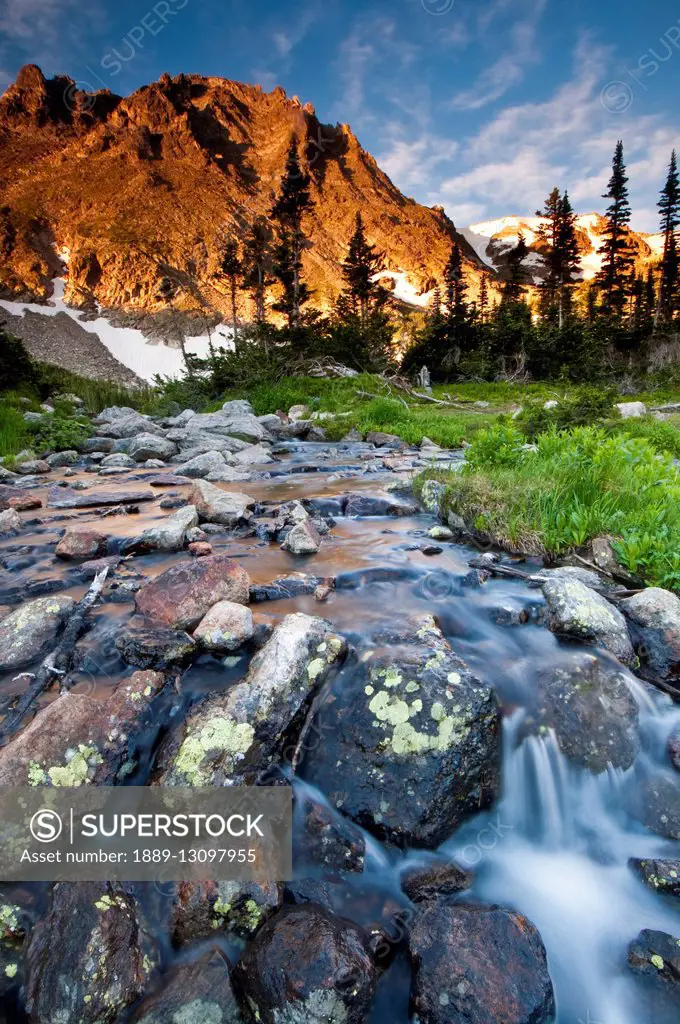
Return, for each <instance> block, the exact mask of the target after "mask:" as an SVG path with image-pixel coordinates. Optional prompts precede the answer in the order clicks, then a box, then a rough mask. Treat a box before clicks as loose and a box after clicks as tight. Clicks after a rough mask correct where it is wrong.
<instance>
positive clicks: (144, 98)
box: [0, 65, 482, 333]
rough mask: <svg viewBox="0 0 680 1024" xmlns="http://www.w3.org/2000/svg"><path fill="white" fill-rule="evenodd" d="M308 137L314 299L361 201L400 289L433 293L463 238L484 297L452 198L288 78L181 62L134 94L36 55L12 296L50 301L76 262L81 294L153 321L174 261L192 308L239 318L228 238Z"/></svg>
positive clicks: (0, 165) (8, 211) (419, 302)
mask: <svg viewBox="0 0 680 1024" xmlns="http://www.w3.org/2000/svg"><path fill="white" fill-rule="evenodd" d="M294 137H295V138H297V139H298V142H299V144H300V150H301V153H302V162H303V166H304V167H305V169H306V170H308V172H309V174H310V175H311V179H312V185H311V194H312V197H313V199H314V204H315V205H314V209H313V211H312V213H311V214H310V215H309V218H308V220H307V222H306V225H305V227H306V231H307V233H308V235H309V238H310V244H309V248H308V250H307V252H306V255H305V260H304V263H305V267H304V270H305V275H306V278H307V280H308V282H309V284H310V285H311V287H312V289H313V290H314V297H313V304H314V305H316V306H317V307H321V308H328V307H329V306H330V305H331V304H332V302H333V300H334V298H335V296H336V295H337V294H338V292H339V290H340V288H341V283H342V279H341V270H340V264H341V261H342V260H343V258H344V256H345V254H346V252H347V243H348V240H349V238H350V235H351V233H352V230H353V225H354V218H355V215H356V212H357V211H358V210H360V211H361V213H362V216H363V218H364V222H365V225H366V230H367V235H368V238H369V240H370V241H371V242H372V243H374V244H375V245H377V247H378V249H379V250H380V251H381V252H383V253H384V260H385V272H384V274H383V283H385V284H386V285H387V286H388V287H389V288H390V289H391V290H392V292H393V294H394V297H395V299H397V300H401V301H403V302H406V303H407V304H409V305H412V306H424V305H426V302H427V293H428V292H429V291H430V290H431V289H432V287H433V285H434V282H435V280H436V279H438V278H441V274H442V270H443V268H444V265H445V263H446V260H447V257H448V254H449V251H450V247H451V244H452V241H453V240H454V239H456V238H457V239H458V240H459V242H460V243H461V246H462V249H463V252H464V259H465V263H466V266H467V271H468V275H469V277H470V279H471V281H472V294H473V296H474V293H475V291H476V287H475V282H478V281H479V278H480V274H481V271H482V263H481V261H480V260H479V259H478V257H477V255H476V253H475V251H474V249H473V248H472V247H470V246H469V245H468V243H467V242H466V241H465V239H464V238H463V237H462V236H461V235H459V234H458V233H457V231H456V229H455V227H454V225H453V223H452V222H451V221H450V220H449V218H448V217H447V216H446V214H445V213H444V211H443V210H441V209H430V208H428V207H425V206H420V205H419V204H418V203H416V202H415V201H414V200H413V199H410V198H407V197H405V196H403V195H402V194H401V192H399V190H398V189H397V188H396V187H395V186H394V185H393V184H392V182H391V181H390V179H389V178H388V177H387V175H386V174H384V173H383V171H381V170H380V168H379V167H378V165H377V163H376V161H375V160H374V159H373V157H372V156H371V155H370V154H369V153H367V152H366V151H365V150H364V149H362V147H361V145H360V144H359V142H358V140H357V139H356V137H355V136H354V135H353V133H352V131H351V129H350V128H349V127H348V126H347V125H345V124H337V125H326V124H322V123H321V122H320V121H319V120H318V118H317V117H316V114H315V112H314V108H313V107H312V106H311V105H309V104H305V105H303V104H302V103H301V102H300V101H299V100H298V99H297V97H293V98H292V99H290V98H288V97H287V95H286V93H285V92H284V90H283V89H282V88H280V87H277V88H275V89H274V90H273V91H272V92H269V93H268V92H265V91H263V90H262V89H261V88H260V87H259V86H256V85H255V86H253V85H244V84H241V83H239V82H232V81H227V80H225V79H221V78H203V77H201V76H199V75H179V76H177V77H176V78H171V77H170V76H169V75H167V74H165V75H162V76H161V78H160V79H159V81H157V82H154V83H153V84H151V85H148V86H144V87H143V88H141V89H139V90H137V92H135V93H133V94H132V95H131V96H129V97H127V98H122V97H120V96H115V95H113V94H112V93H110V92H109V91H108V90H102V91H100V92H97V93H85V92H81V91H79V90H78V89H77V88H76V86H75V83H74V82H73V81H72V80H71V79H70V78H67V77H56V78H53V79H51V80H49V81H48V80H46V79H45V77H44V75H43V74H42V72H41V71H40V69H39V68H38V67H36V66H34V65H28V66H27V67H25V68H23V69H22V70H21V72H20V73H19V76H18V78H17V80H16V82H15V83H14V84H13V85H11V86H10V87H9V88H8V89H7V90H6V92H5V93H4V95H3V96H2V98H0V256H1V258H2V259H1V264H0V298H2V299H4V300H8V299H14V300H17V299H20V300H22V301H36V300H38V301H44V300H45V299H47V298H48V297H49V295H50V294H51V292H52V280H53V278H55V277H57V276H62V275H64V273H65V270H64V263H67V265H68V271H67V279H66V283H65V296H64V297H65V300H66V302H67V303H69V304H70V305H72V306H77V307H79V308H83V309H85V310H91V311H92V312H94V310H95V308H96V304H97V305H98V306H99V307H100V308H103V309H104V310H106V311H111V310H115V311H117V312H118V313H119V314H121V313H123V314H127V315H128V320H123V322H125V323H132V324H135V325H139V324H141V325H142V326H143V329H144V330H145V332H146V333H149V331H150V332H151V333H153V330H152V329H151V328H150V327H149V318H148V316H146V314H158V313H161V312H162V311H163V310H165V311H166V314H167V312H168V311H167V300H165V299H163V298H161V297H160V296H159V284H160V282H161V280H162V278H163V277H164V276H166V272H167V270H168V269H172V270H173V271H174V272H175V273H176V274H177V275H178V277H179V278H180V280H181V281H182V284H183V288H182V292H181V294H180V297H179V298H178V299H177V300H176V303H175V305H176V307H177V308H180V309H183V310H185V311H186V312H187V313H189V314H191V313H195V312H196V311H197V310H198V309H202V310H204V311H205V310H209V311H213V312H214V313H215V319H216V320H218V319H225V318H226V316H227V315H228V310H229V308H230V307H229V302H228V298H227V294H226V292H227V288H226V286H225V285H224V284H221V283H220V281H219V280H218V278H217V277H216V272H217V268H218V265H219V260H220V256H221V247H222V246H223V243H224V241H225V238H226V237H227V236H228V235H229V234H230V233H231V232H234V231H236V232H239V231H242V230H243V228H244V226H246V225H248V224H250V223H251V222H252V221H253V219H254V218H255V217H256V216H257V215H259V214H264V215H266V214H267V213H268V211H269V210H270V208H271V203H272V199H273V197H274V195H275V193H276V191H277V189H278V187H279V183H280V179H281V175H282V171H283V168H284V164H285V159H286V154H287V151H288V148H289V145H290V142H291V139H292V138H294ZM240 302H241V308H240V310H239V313H240V315H241V316H243V317H244V318H248V317H249V316H250V315H251V312H252V310H251V307H250V306H249V304H248V303H249V300H248V298H247V297H246V296H241V299H240ZM142 315H144V316H142ZM140 316H141V319H140ZM130 317H131V319H130ZM135 318H136V319H135ZM159 322H160V323H161V324H162V322H163V321H162V318H160V319H159Z"/></svg>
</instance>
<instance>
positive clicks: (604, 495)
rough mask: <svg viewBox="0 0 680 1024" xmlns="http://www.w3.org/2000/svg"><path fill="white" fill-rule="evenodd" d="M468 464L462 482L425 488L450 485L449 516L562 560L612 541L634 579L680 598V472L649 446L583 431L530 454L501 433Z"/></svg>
mask: <svg viewBox="0 0 680 1024" xmlns="http://www.w3.org/2000/svg"><path fill="white" fill-rule="evenodd" d="M673 429H674V428H673ZM467 458H468V465H467V466H466V467H465V469H464V470H463V471H462V472H461V473H441V472H439V473H437V472H434V471H433V472H426V473H424V474H423V475H422V476H421V477H420V478H419V480H418V481H417V484H416V488H417V489H418V488H419V487H420V488H422V483H423V482H424V480H426V479H432V478H434V479H439V480H441V481H442V482H443V483H444V484H445V485H446V486H445V490H444V493H443V497H442V511H443V512H444V513H445V512H447V511H449V510H451V511H453V512H456V513H458V514H459V515H461V516H462V517H463V519H464V520H465V521H466V522H467V523H468V524H470V525H472V526H474V527H475V528H476V529H477V530H478V531H479V532H480V533H481V534H483V535H485V536H486V537H487V538H489V539H490V540H491V541H492V542H494V543H496V544H498V545H499V546H501V547H504V548H507V549H509V550H513V551H522V552H526V553H531V554H546V555H548V556H550V557H557V556H559V555H564V554H566V553H568V552H571V551H575V550H579V549H584V548H586V547H587V545H588V543H589V542H590V541H591V540H593V538H595V537H597V536H601V535H608V536H612V537H614V538H616V540H615V545H614V546H615V551H616V554H617V557H618V558H619V560H620V562H621V564H622V565H623V566H624V567H625V568H626V569H627V570H628V571H629V572H631V573H633V574H635V575H636V576H639V577H640V578H641V579H643V580H645V582H647V583H649V584H652V585H657V586H661V587H668V588H670V589H676V590H677V589H680V472H679V471H678V469H677V467H676V466H675V465H674V464H673V461H672V457H671V455H670V454H668V453H666V452H663V451H659V450H658V449H657V448H656V447H655V446H654V445H653V444H652V443H651V442H650V440H649V439H648V438H647V437H642V436H638V437H632V436H630V435H629V434H626V433H624V432H623V431H621V432H616V433H613V434H610V433H607V431H606V430H605V429H603V428H596V427H578V428H575V429H573V430H571V431H567V432H563V433H557V432H554V431H553V432H550V433H546V434H542V435H540V436H539V437H538V438H537V441H536V450H529V451H527V450H526V449H525V437H524V435H523V434H522V433H521V432H520V431H519V430H518V429H517V428H516V427H514V426H513V425H511V424H507V423H500V424H496V425H495V426H493V427H492V428H490V429H486V430H482V431H480V432H478V434H477V435H476V437H475V438H474V439H473V441H472V447H471V448H470V449H469V450H468V452H467Z"/></svg>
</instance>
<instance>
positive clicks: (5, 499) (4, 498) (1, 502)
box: [0, 483, 24, 512]
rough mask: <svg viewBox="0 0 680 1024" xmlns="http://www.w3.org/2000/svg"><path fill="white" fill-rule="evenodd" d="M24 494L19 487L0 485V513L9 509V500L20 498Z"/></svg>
mask: <svg viewBox="0 0 680 1024" xmlns="http://www.w3.org/2000/svg"><path fill="white" fill-rule="evenodd" d="M22 497H24V492H23V491H22V490H21V489H20V488H19V487H12V486H11V485H10V484H3V483H0V512H4V511H5V509H8V508H9V507H10V505H9V502H10V499H11V498H22Z"/></svg>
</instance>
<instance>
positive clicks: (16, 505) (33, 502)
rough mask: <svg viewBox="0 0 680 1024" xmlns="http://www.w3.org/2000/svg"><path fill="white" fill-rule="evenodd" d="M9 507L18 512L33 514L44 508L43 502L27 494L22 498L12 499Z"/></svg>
mask: <svg viewBox="0 0 680 1024" xmlns="http://www.w3.org/2000/svg"><path fill="white" fill-rule="evenodd" d="M9 507H10V508H13V509H16V511H17V512H31V511H32V510H33V509H35V508H42V501H41V499H40V498H36V497H35V496H34V495H30V494H25V495H23V496H22V497H21V498H10V499H9Z"/></svg>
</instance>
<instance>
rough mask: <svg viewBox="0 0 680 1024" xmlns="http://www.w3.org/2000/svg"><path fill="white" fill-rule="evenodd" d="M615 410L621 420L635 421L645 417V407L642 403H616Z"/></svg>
mask: <svg viewBox="0 0 680 1024" xmlns="http://www.w3.org/2000/svg"><path fill="white" fill-rule="evenodd" d="M616 408H617V409H618V410H619V412H620V414H621V419H623V420H630V419H637V418H639V417H640V416H646V415H647V406H646V405H645V403H644V402H617V404H616Z"/></svg>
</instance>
